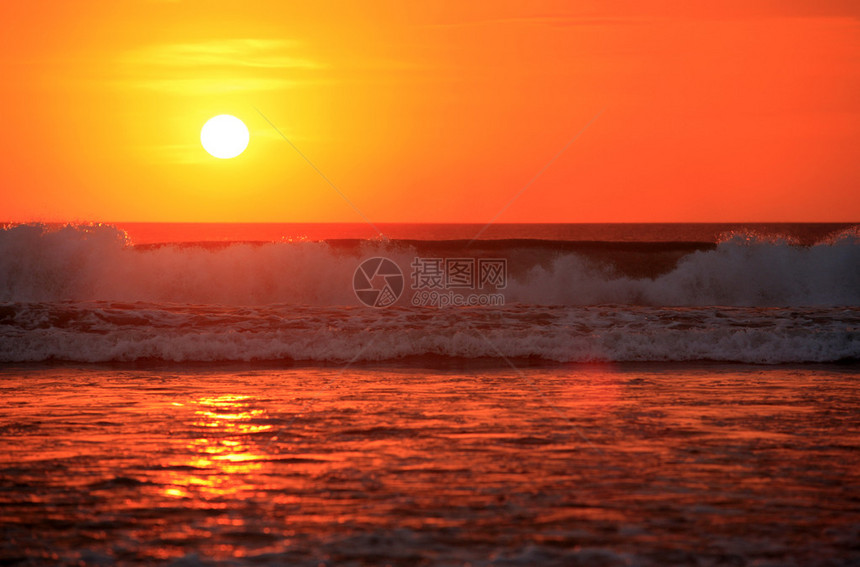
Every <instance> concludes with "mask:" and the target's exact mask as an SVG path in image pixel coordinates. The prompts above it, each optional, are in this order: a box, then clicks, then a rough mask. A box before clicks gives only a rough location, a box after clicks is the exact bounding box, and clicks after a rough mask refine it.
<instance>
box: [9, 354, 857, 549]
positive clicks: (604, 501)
mask: <svg viewBox="0 0 860 567" xmlns="http://www.w3.org/2000/svg"><path fill="white" fill-rule="evenodd" d="M858 449H860V388H858V386H857V369H856V368H854V367H835V366H834V367H771V368H762V367H748V366H731V365H729V366H714V365H706V366H677V365H676V366H649V365H642V366H620V367H619V366H616V367H610V366H600V367H598V366H587V367H573V368H527V369H523V370H513V369H497V368H496V369H493V368H480V367H469V368H459V369H456V368H453V369H452V368H449V369H445V370H428V369H421V368H405V367H400V368H398V367H388V368H378V369H377V368H360V369H347V370H341V369H339V368H320V367H316V368H292V369H276V368H260V367H256V368H255V367H236V368H228V369H220V370H219V369H212V368H175V367H173V368H167V369H158V368H149V369H134V368H119V369H117V368H115V369H108V368H6V369H4V370H2V372H0V533H2V534H3V537H2V538H0V559H2V560H3V561H4V562H6V563H13V564H14V563H15V562H17V561H20V562H22V563H24V564H58V563H60V564H72V563H75V562H78V561H82V562H83V564H113V563H118V564H129V565H136V564H150V563H152V562H154V561H160V560H167V559H170V560H178V559H181V560H183V561H184V563H183V564H192V565H193V564H206V563H205V561H204V560H207V559H211V560H224V561H226V560H235V561H238V562H239V564H243V563H248V564H255V565H257V564H260V565H282V564H290V565H318V564H323V565H342V564H348V565H382V564H391V565H422V564H423V565H436V564H439V565H467V564H470V565H570V564H599V565H628V564H636V565H667V564H691V565H692V564H698V565H729V564H731V565H745V564H780V565H816V564H847V563H848V562H849V561H851V560H853V561H857V560H860V550H858V548H857V546H856V542H857V541H858V535H860V527H858V526H860V506H858V502H860V488H858V487H860V482H859V481H860V476H858V471H860V450H858Z"/></svg>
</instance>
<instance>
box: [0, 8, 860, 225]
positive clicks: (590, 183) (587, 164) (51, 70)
mask: <svg viewBox="0 0 860 567" xmlns="http://www.w3.org/2000/svg"><path fill="white" fill-rule="evenodd" d="M693 5H695V6H697V7H691V6H693ZM2 21H3V23H2V24H0V26H2V27H3V33H2V36H0V42H2V50H0V71H2V77H3V80H2V86H0V104H2V113H3V114H2V116H3V136H2V137H0V152H2V158H0V160H2V161H0V163H2V169H0V174H2V178H0V192H2V193H0V195H2V201H0V202H2V206H1V207H2V208H0V217H2V218H0V221H13V222H23V221H108V222H110V221H117V222H121V221H171V222H173V221H217V222H222V221H223V222H232V221H235V222H327V221H331V222H360V221H361V220H362V219H361V218H360V217H359V216H358V215H357V214H356V212H355V211H354V210H353V209H352V208H351V207H350V206H349V205H348V204H347V203H346V202H345V201H344V200H343V199H342V198H341V197H340V196H339V195H338V194H337V192H335V191H334V190H333V189H332V188H331V187H330V186H329V185H327V184H326V182H325V181H324V180H323V179H322V177H321V176H320V175H319V174H318V173H317V172H316V171H314V169H313V168H312V167H310V166H309V164H308V163H307V162H306V161H304V160H303V159H302V157H301V156H300V155H299V154H298V153H297V152H296V151H295V150H294V149H293V148H292V147H290V145H289V144H288V143H287V142H286V141H285V140H284V139H283V138H281V136H280V135H279V134H278V132H277V131H276V130H275V129H274V128H272V126H271V125H270V124H268V123H267V122H266V120H264V119H263V117H262V116H261V114H260V113H262V115H264V116H266V117H267V118H268V119H269V120H271V122H272V123H274V124H275V125H276V126H277V127H278V128H279V129H280V130H281V131H282V132H283V133H284V134H285V135H286V136H287V138H289V140H290V141H291V142H292V143H293V144H295V146H296V147H297V148H299V149H300V150H301V151H302V152H303V153H304V154H305V155H306V156H307V157H308V158H309V159H310V160H311V161H312V162H313V163H314V164H315V165H316V166H317V167H318V168H319V170H320V171H322V172H323V173H324V174H325V175H326V176H327V177H328V178H329V179H331V181H332V182H333V183H334V184H336V185H337V187H338V188H339V189H340V190H341V191H342V192H343V193H344V194H345V195H346V196H347V197H348V198H349V199H350V200H351V201H352V202H353V203H354V204H355V205H356V206H357V207H358V208H359V209H360V210H361V211H362V212H363V213H364V214H365V215H366V216H367V217H368V218H369V219H371V220H373V221H374V222H413V221H433V222H479V223H480V222H486V221H489V220H490V219H492V218H493V217H494V216H495V215H496V214H497V213H498V212H499V211H500V210H502V209H503V208H504V207H505V206H506V204H508V203H509V202H510V200H511V199H512V198H513V197H514V196H515V195H516V194H517V193H519V192H520V190H521V189H522V188H523V187H524V186H525V185H526V184H527V183H529V181H530V180H531V179H532V178H533V177H534V176H535V175H536V174H537V173H538V172H539V171H541V169H542V168H544V167H545V166H546V165H547V164H548V163H549V162H550V161H551V160H552V159H553V157H554V156H555V155H556V154H558V152H559V151H560V150H561V149H562V148H564V147H565V145H566V144H568V142H570V141H571V139H572V138H574V137H575V136H576V135H577V134H578V133H581V134H580V135H579V137H578V138H577V139H576V140H575V141H573V143H572V144H571V145H570V147H569V148H568V149H567V150H566V151H565V152H564V153H562V154H561V155H560V156H559V157H558V159H556V160H555V161H554V162H553V163H552V164H551V165H550V166H549V167H548V168H547V169H546V171H545V173H543V175H541V176H540V177H539V178H538V179H537V180H536V181H535V182H534V184H532V185H531V186H530V187H528V189H527V190H525V191H524V192H523V193H522V195H521V196H520V197H519V198H518V199H517V200H516V201H515V202H513V203H512V204H510V206H509V207H508V208H507V209H505V212H504V213H503V214H502V215H501V216H500V217H499V218H498V221H499V222H651V221H654V222H675V221H677V222H708V221H714V222H719V221H857V220H858V219H860V2H857V1H856V0H838V1H837V0H822V1H818V2H812V1H799V0H795V1H790V0H789V1H785V0H783V1H777V0H772V1H764V0H726V1H719V2H689V1H681V0H677V1H668V0H665V1H635V0H629V1H628V0H616V1H596V0H583V1H575V0H574V1H571V0H563V1H536V2H501V1H486V2H462V1H456V2H455V1H444V2H432V3H423V2H420V3H407V2H396V1H381V0H371V1H368V2H327V1H320V2H287V3H282V2H259V1H254V0H245V1H229V2H228V1H223V0H206V1H196V0H194V1H190V0H177V1H167V0H162V1H154V0H153V1H140V0H132V1H124V2H116V1H115V0H111V1H87V0H83V1H81V2H53V1H51V2H47V1H42V0H36V1H30V2H7V3H5V4H4V6H3V9H2ZM217 114H232V115H235V116H237V117H239V118H240V119H241V120H243V121H244V122H245V123H246V124H247V126H248V128H249V130H250V133H251V137H250V144H249V146H248V148H247V150H246V151H245V152H244V153H243V154H241V155H240V156H239V157H237V158H234V159H227V160H219V159H216V158H213V157H212V156H210V155H209V154H207V153H206V152H205V151H204V150H203V148H202V147H201V145H200V138H199V137H200V128H201V127H202V126H203V124H204V123H205V122H206V120H207V119H208V118H210V117H212V116H214V115H217ZM589 124H590V125H589ZM587 125H588V127H587V128H586V126H587ZM583 129H584V131H583Z"/></svg>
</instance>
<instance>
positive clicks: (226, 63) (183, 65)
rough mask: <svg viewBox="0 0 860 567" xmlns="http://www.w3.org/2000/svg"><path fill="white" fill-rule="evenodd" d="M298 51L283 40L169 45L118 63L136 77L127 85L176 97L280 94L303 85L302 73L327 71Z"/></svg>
mask: <svg viewBox="0 0 860 567" xmlns="http://www.w3.org/2000/svg"><path fill="white" fill-rule="evenodd" d="M298 47H300V46H299V44H298V43H297V42H295V41H288V40H281V39H228V40H213V41H203V42H197V43H169V44H159V45H150V46H146V47H144V48H141V49H137V50H134V51H131V52H127V53H125V54H123V55H122V56H121V57H120V61H119V64H120V66H121V68H122V70H123V74H125V75H126V76H128V75H132V76H134V77H135V78H133V79H128V80H127V81H125V84H127V85H129V86H133V87H139V88H146V89H152V90H158V91H163V92H169V93H172V94H188V95H199V94H224V93H235V92H241V91H262V90H275V89H282V88H287V87H293V86H297V85H299V84H303V83H305V82H307V81H303V80H302V79H301V78H300V77H298V76H297V75H298V74H300V73H301V72H303V71H304V72H309V71H314V70H318V69H322V68H324V65H322V64H320V63H318V62H316V61H312V60H310V59H306V58H302V57H298V56H296V55H295V54H294V52H295V50H296V49H297V48H298ZM286 71H290V73H289V78H286V77H285V72H286Z"/></svg>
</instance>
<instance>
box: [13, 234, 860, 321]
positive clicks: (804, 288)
mask: <svg viewBox="0 0 860 567" xmlns="http://www.w3.org/2000/svg"><path fill="white" fill-rule="evenodd" d="M551 250H552V245H551V244H548V245H547V250H546V251H544V252H543V256H544V257H546V258H549V257H551V256H552V257H554V259H552V260H548V261H541V262H537V261H536V262H535V263H533V264H532V265H530V266H526V267H525V268H522V267H521V268H519V271H513V272H512V273H510V274H509V278H508V286H507V288H506V289H505V290H504V293H505V296H506V299H507V301H509V302H518V303H526V304H535V305H597V304H604V303H612V304H627V305H653V306H660V305H674V306H702V305H726V306H809V305H819V306H836V305H849V306H850V305H860V237H858V235H857V232H856V230H855V231H848V232H845V233H843V234H841V235H838V236H835V237H833V238H831V239H830V240H828V241H826V242H822V243H819V244H816V245H814V246H797V245H793V244H790V243H789V242H786V241H781V240H776V241H774V240H771V239H763V238H757V237H750V236H749V235H746V236H744V235H740V236H738V235H736V236H734V237H733V238H731V239H728V240H726V241H723V242H721V243H720V244H719V245H718V246H717V247H716V249H712V250H701V251H697V252H692V253H690V254H688V255H686V256H684V257H682V258H681V259H680V261H679V262H678V263H677V265H676V266H675V268H674V269H672V270H671V271H669V272H667V273H663V274H660V275H657V277H655V278H648V277H642V278H633V277H630V276H626V275H624V274H623V272H622V271H619V270H618V269H617V267H616V266H613V265H612V264H611V263H610V262H608V261H601V258H600V257H594V256H590V257H586V256H584V255H582V254H577V253H575V252H567V253H563V254H558V253H554V254H552V255H550V254H549V252H551ZM495 253H496V254H497V255H499V256H501V257H505V251H504V250H496V251H495ZM515 254H516V251H511V255H512V256H513V255H515ZM416 255H417V253H416V252H415V250H413V249H410V248H409V247H408V246H397V245H386V244H384V243H380V242H373V241H366V242H363V243H361V244H360V245H358V246H357V247H351V248H338V247H336V246H332V245H331V244H329V243H326V242H281V243H268V244H250V243H234V244H229V245H224V246H209V247H207V246H190V245H165V246H161V247H155V248H146V249H141V248H135V247H132V246H130V245H129V244H128V242H127V241H126V240H125V237H124V233H122V232H121V231H119V230H117V229H115V228H113V227H110V226H94V227H73V226H68V227H65V228H62V229H59V230H48V229H46V228H45V227H43V226H38V225H31V226H16V227H10V228H7V229H4V230H0V301H7V302H22V301H64V300H73V301H91V300H116V301H150V302H161V301H167V302H177V303H195V304H213V303H214V304H225V305H265V304H272V303H291V304H305V305H320V306H323V305H355V304H356V299H355V296H354V295H353V291H352V287H351V284H352V276H353V273H354V271H355V269H356V267H357V266H358V264H359V263H360V262H361V261H362V260H363V259H365V258H368V257H372V256H385V257H389V258H391V259H393V260H394V261H395V262H396V263H397V264H398V265H399V266H400V267H401V269H402V270H403V272H404V274H406V276H407V278H408V276H409V270H410V263H411V262H412V259H413V258H414V257H415V256H416ZM402 302H403V303H404V304H408V298H404V299H403V300H402Z"/></svg>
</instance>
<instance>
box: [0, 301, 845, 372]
mask: <svg viewBox="0 0 860 567" xmlns="http://www.w3.org/2000/svg"><path fill="white" fill-rule="evenodd" d="M410 357H419V358H420V357H443V358H456V359H481V358H489V359H496V360H498V361H503V360H504V359H535V360H543V361H553V362H594V361H616V362H623V361H702V360H711V361H724V362H747V363H763V364H776V363H801V362H833V361H844V360H858V359H860V308H835V309H834V308H803V309H779V308H743V307H735V308H713V307H709V308H665V307H661V308H656V307H630V306H619V305H615V306H590V307H575V306H569V307H535V306H524V305H517V306H505V307H504V308H493V309H487V308H469V309H456V310H455V309H441V310H440V309H433V308H422V309H411V308H401V307H394V308H388V309H365V308H358V307H345V308H329V307H312V306H305V307H297V306H293V305H271V306H265V307H225V306H221V307H217V306H191V305H166V304H120V303H109V302H94V303H77V302H76V303H69V302H62V303H26V304H2V305H0V361H3V362H43V361H52V360H55V361H72V362H134V361H167V362H178V363H184V362H214V361H243V362H253V361H309V362H327V363H338V364H340V363H345V362H374V361H377V362H381V361H392V360H398V359H405V358H410Z"/></svg>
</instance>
